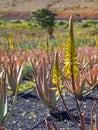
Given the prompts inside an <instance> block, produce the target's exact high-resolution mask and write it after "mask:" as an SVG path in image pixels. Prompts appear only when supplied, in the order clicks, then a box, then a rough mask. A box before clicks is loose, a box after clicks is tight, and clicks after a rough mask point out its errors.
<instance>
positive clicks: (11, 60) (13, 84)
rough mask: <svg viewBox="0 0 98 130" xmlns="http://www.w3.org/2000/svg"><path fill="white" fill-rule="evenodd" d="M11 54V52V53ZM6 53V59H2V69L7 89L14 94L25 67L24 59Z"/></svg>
mask: <svg viewBox="0 0 98 130" xmlns="http://www.w3.org/2000/svg"><path fill="white" fill-rule="evenodd" d="M12 54H13V53H12ZM12 54H8V58H7V60H4V61H3V67H4V71H5V73H6V83H7V86H8V88H9V89H11V90H12V92H13V95H14V94H15V91H16V88H17V85H18V86H19V85H20V83H21V79H22V77H23V70H24V68H25V63H24V61H23V60H22V59H21V58H19V57H18V56H17V55H15V54H14V55H12Z"/></svg>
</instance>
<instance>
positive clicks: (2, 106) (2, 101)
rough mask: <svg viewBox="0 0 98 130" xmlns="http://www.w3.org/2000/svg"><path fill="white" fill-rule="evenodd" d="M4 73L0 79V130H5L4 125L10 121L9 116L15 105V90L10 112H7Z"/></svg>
mask: <svg viewBox="0 0 98 130" xmlns="http://www.w3.org/2000/svg"><path fill="white" fill-rule="evenodd" d="M5 76H6V75H5V73H3V74H2V76H1V77H0V130H5V127H4V125H5V124H6V123H7V122H8V120H9V119H10V116H11V115H12V113H13V110H14V107H15V104H16V98H17V90H16V92H15V96H14V99H13V102H12V106H11V108H10V111H9V112H8V108H7V106H8V103H7V88H6V77H5Z"/></svg>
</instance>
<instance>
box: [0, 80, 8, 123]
mask: <svg viewBox="0 0 98 130" xmlns="http://www.w3.org/2000/svg"><path fill="white" fill-rule="evenodd" d="M6 114H7V92H6V86H5V78H4V79H3V78H2V79H1V84H0V124H2V123H3V122H4V117H5V116H6Z"/></svg>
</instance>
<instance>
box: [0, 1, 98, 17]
mask: <svg viewBox="0 0 98 130" xmlns="http://www.w3.org/2000/svg"><path fill="white" fill-rule="evenodd" d="M41 8H49V9H51V10H52V11H53V12H55V13H57V18H61V19H62V18H67V17H69V15H70V14H74V16H75V17H76V18H98V0H0V13H1V15H2V14H3V16H4V17H7V18H24V19H25V18H28V17H29V16H30V13H31V12H32V11H35V10H37V9H41Z"/></svg>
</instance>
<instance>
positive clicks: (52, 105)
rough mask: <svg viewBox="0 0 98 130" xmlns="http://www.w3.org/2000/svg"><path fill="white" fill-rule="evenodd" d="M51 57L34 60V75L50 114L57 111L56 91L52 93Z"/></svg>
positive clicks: (42, 99) (40, 94)
mask: <svg viewBox="0 0 98 130" xmlns="http://www.w3.org/2000/svg"><path fill="white" fill-rule="evenodd" d="M49 61H50V59H49V55H48V56H47V57H41V58H38V59H37V58H34V60H33V61H31V62H32V66H33V69H34V71H33V75H34V79H35V83H36V88H37V91H38V94H39V97H40V99H41V101H42V103H43V104H44V105H45V106H46V107H48V108H49V110H50V112H53V111H57V108H56V102H57V99H58V98H56V96H55V93H56V91H52V90H51V88H52V87H53V84H52V81H51V66H50V63H49Z"/></svg>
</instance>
